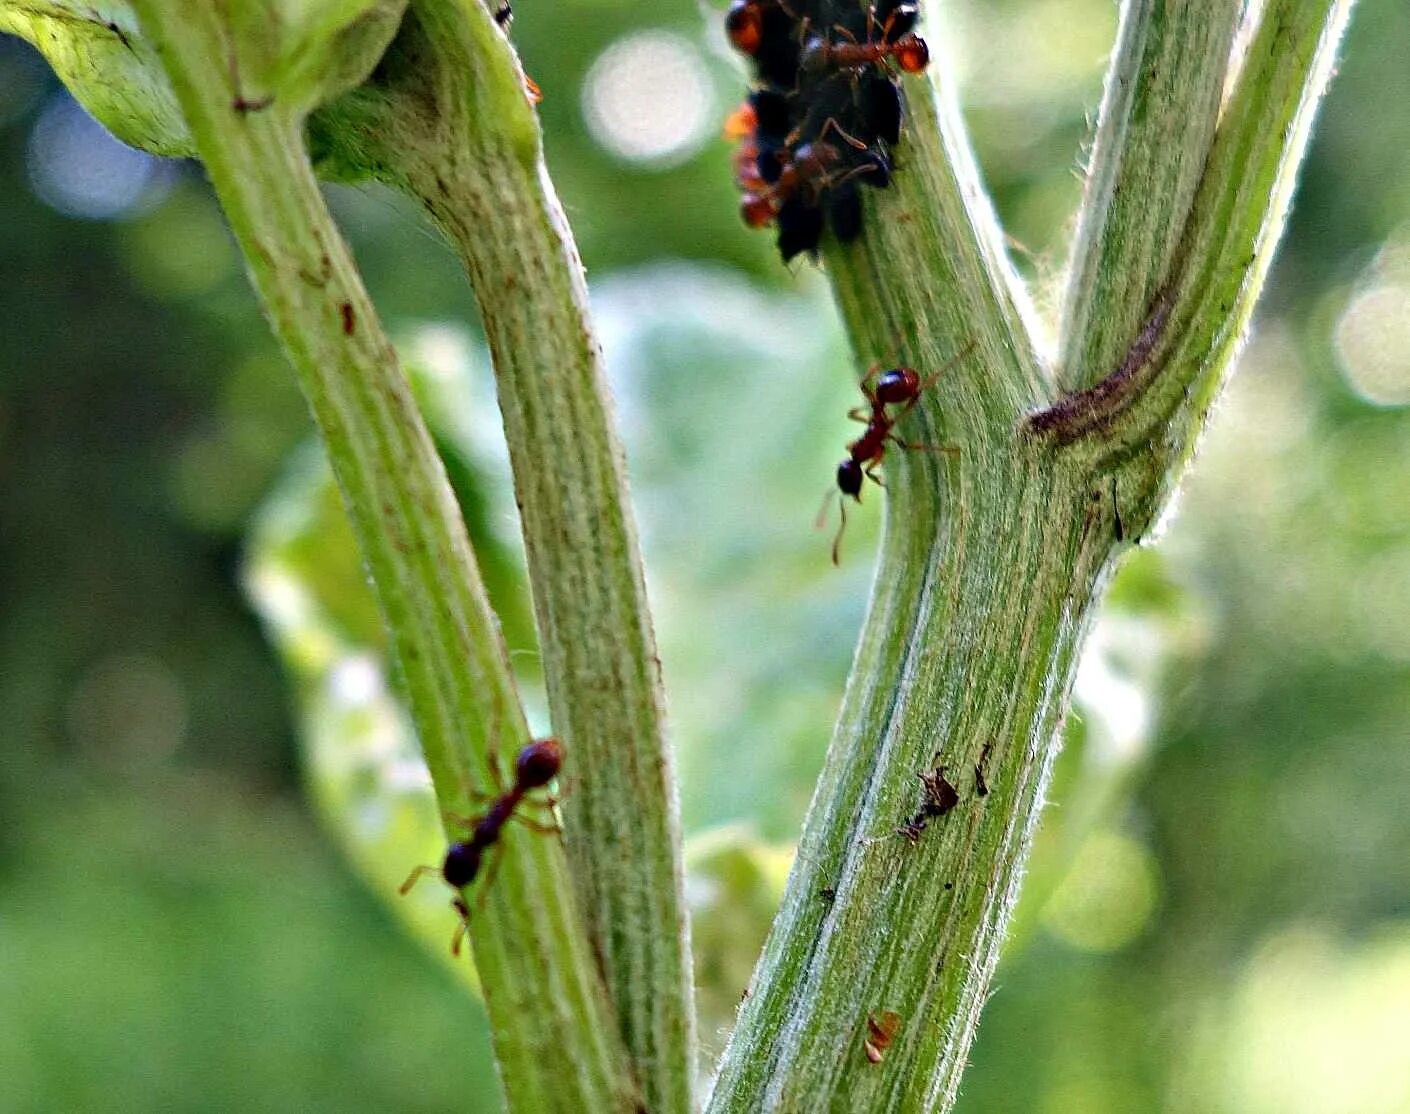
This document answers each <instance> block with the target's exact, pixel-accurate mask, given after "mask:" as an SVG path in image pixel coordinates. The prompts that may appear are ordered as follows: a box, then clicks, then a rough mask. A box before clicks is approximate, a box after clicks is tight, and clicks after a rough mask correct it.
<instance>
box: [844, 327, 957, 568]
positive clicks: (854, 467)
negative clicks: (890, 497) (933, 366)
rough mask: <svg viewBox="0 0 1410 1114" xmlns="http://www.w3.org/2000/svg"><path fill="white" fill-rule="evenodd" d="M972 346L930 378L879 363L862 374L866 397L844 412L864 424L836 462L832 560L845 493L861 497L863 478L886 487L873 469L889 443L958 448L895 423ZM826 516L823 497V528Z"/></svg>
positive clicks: (947, 450)
mask: <svg viewBox="0 0 1410 1114" xmlns="http://www.w3.org/2000/svg"><path fill="white" fill-rule="evenodd" d="M973 348H974V341H970V343H969V344H968V345H966V346H965V349H964V351H962V352H961V353H960V354H959V355H957V356H955V357H954V358H953V359H951V360H950V362H949V363H947V364H946V365H945V366H944V367H942V368H941V369H940V370H939V371H937V372H936V373H935V374H934V375H932V376H931V377H930V378H929V379H924V380H923V379H921V377H920V374H919V373H918V372H917V371H916V370H915V369H914V368H909V367H893V368H891V369H890V370H889V371H881V365H880V364H877V365H875V366H873V367H872V368H871V369H870V370H869V371H868V372H867V373H866V375H865V376H863V377H862V382H861V388H862V394H863V395H864V396H865V397H866V400H867V404H866V406H856V407H853V408H852V409H851V410H849V411H848V412H847V417H849V418H851V419H852V420H853V421H854V422H863V423H865V425H866V429H864V430H863V431H862V435H861V436H860V437H858V438H857V439H856V440H855V441H851V442H849V443H848V445H847V459H846V460H844V461H842V463H841V464H839V465H838V466H837V490H838V492H839V495H838V497H837V509H838V512H839V513H840V515H841V517H842V522H841V525H839V526H838V527H837V537H835V538H834V539H833V540H832V563H833V564H834V565H836V564H838V563H839V559H840V547H841V545H842V533H843V531H844V530H846V529H847V497H848V496H850V497H851V498H852V499H854V500H856V501H857V502H858V503H860V502H861V501H862V481H863V479H868V480H871V481H872V483H874V484H876V485H877V486H878V487H885V486H886V485H885V484H883V483H882V482H881V479H880V478H879V477H878V476H877V474H876V469H877V468H878V467H880V465H881V462H882V460H883V459H884V458H885V456H886V446H887V443H888V442H889V443H891V444H894V445H899V446H900V447H901V448H903V449H920V450H923V451H926V452H936V453H948V454H951V455H954V454H957V453H958V452H959V449H957V448H955V447H954V446H950V445H927V444H924V443H922V442H918V441H904V440H902V439H901V438H900V437H898V436H896V432H895V430H896V425H897V423H898V422H900V421H901V420H902V419H903V418H904V417H905V416H906V415H907V414H909V413H910V412H911V411H912V410H913V409H914V408H915V405H916V403H917V402H919V401H920V396H921V395H922V394H923V393H924V392H925V390H926V389H927V388H929V387H931V386H933V385H934V384H935V382H936V381H937V380H938V379H939V378H940V376H942V375H943V374H945V372H946V371H947V370H948V369H949V368H950V367H951V366H953V365H954V364H955V363H957V362H958V361H959V360H961V359H963V358H964V357H965V356H967V355H968V354H969V352H970V351H971V350H972V349H973ZM888 406H900V407H901V410H900V412H899V413H896V414H894V415H893V414H892V413H890V412H889V411H888V410H887V407H888ZM826 515H827V500H826V498H825V499H824V501H823V509H822V512H821V513H820V514H819V515H818V526H819V527H820V528H821V526H822V524H823V520H824V518H825V517H826Z"/></svg>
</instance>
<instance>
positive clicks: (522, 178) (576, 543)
mask: <svg viewBox="0 0 1410 1114" xmlns="http://www.w3.org/2000/svg"><path fill="white" fill-rule="evenodd" d="M379 137H386V139H387V140H388V142H387V143H385V145H384V144H382V143H380V142H379ZM315 142H316V143H324V144H325V146H324V148H323V151H322V154H323V158H324V164H325V165H327V166H329V167H330V168H338V169H341V171H342V172H343V173H349V174H361V173H368V172H371V173H374V174H376V175H377V176H378V177H380V178H381V179H383V180H384V181H386V182H388V183H389V184H391V185H393V186H394V187H396V188H398V189H400V190H402V191H404V192H406V193H408V194H410V195H411V196H412V197H414V198H416V199H417V200H418V201H420V202H421V203H422V204H423V205H424V206H425V208H426V210H427V211H428V212H429V214H430V215H431V217H432V218H433V219H434V220H435V222H436V223H437V225H438V226H439V227H440V228H441V229H442V230H443V231H444V233H445V235H446V236H447V238H448V239H449V240H450V242H451V243H452V244H453V245H454V246H455V248H456V250H457V251H458V252H459V253H460V256H461V259H462V260H463V261H464V264H465V269H466V271H467V273H468V275H469V277H470V282H471V285H472V287H473V289H474V292H475V296H476V299H477V302H478V304H479V308H480V313H481V316H482V320H483V322H484V328H485V335H486V337H487V338H488V341H489V345H490V349H491V353H492V355H493V358H494V368H495V375H496V379H497V382H498V388H499V400H500V409H501V411H502V413H503V416H504V427H505V436H506V440H507V442H508V445H509V453H510V463H511V466H512V468H513V472H514V481H515V494H516V497H517V500H518V503H519V508H520V512H521V518H522V523H523V531H524V540H525V547H526V550H527V555H528V566H529V576H530V581H531V583H532V586H533V594H534V603H535V608H536V611H537V618H538V628H539V634H540V649H541V653H542V660H543V669H544V675H545V677H546V679H547V685H548V697H549V703H550V707H551V710H552V714H553V725H554V730H555V732H556V733H557V734H558V735H559V736H560V737H561V738H562V739H563V741H564V744H565V747H566V750H567V754H568V761H569V763H570V764H571V770H572V774H571V776H572V781H573V783H574V786H575V788H574V791H573V795H572V798H571V803H570V807H569V808H568V809H566V810H565V817H564V823H565V835H566V839H567V844H568V853H569V857H570V860H571V862H572V865H573V876H574V879H575V881H576V883H577V885H578V891H579V895H580V898H581V901H582V904H583V906H584V908H585V910H586V911H587V914H588V920H589V927H590V930H591V931H592V933H593V941H594V943H595V945H596V949H597V954H598V956H599V958H600V961H601V963H602V967H603V972H604V976H605V979H606V982H607V986H608V990H609V993H610V995H611V997H612V999H613V1002H614V1004H615V1006H616V1009H617V1014H618V1017H619V1019H620V1021H621V1024H622V1035H623V1037H624V1039H625V1041H626V1044H627V1048H628V1050H629V1052H630V1054H631V1056H632V1058H633V1061H634V1063H635V1066H636V1070H637V1074H638V1078H639V1079H640V1082H641V1085H642V1091H643V1096H644V1099H645V1102H646V1106H647V1108H648V1109H650V1110H651V1111H653V1114H656V1112H661V1114H668V1112H672V1111H685V1110H688V1109H690V1106H691V1080H692V1074H693V1051H692V1050H693V1041H694V1032H693V1008H692V1002H691V983H690V966H689V950H688V940H687V935H686V921H685V916H684V911H683V910H684V903H683V898H682V870H681V865H680V835H679V820H678V806H677V802H676V790H675V785H674V777H673V773H672V769H671V761H670V752H669V749H668V747H667V745H666V742H665V737H664V714H663V700H662V695H661V686H660V663H659V660H658V659H657V656H656V647H655V638H654V635H653V633H652V629H651V624H650V619H649V616H648V612H647V605H646V593H645V587H644V580H643V575H642V569H641V563H640V558H639V555H638V548H637V539H636V530H635V525H634V523H633V520H632V516H631V513H630V507H629V503H628V499H627V493H626V479H625V469H624V466H623V461H622V452H621V448H620V445H619V443H618V441H617V438H616V434H615V432H614V429H613V424H612V418H611V412H610V405H609V400H608V395H607V389H606V385H605V377H604V369H603V366H602V355H601V351H600V348H599V346H598V342H597V339H596V337H595V335H594V333H593V330H592V326H591V322H590V320H589V317H588V312H587V291H586V286H585V283H584V280H583V274H582V266H581V264H580V262H579V261H578V257H577V253H576V249H575V247H574V245H573V242H572V239H571V236H570V234H569V231H568V227H567V222H566V220H565V218H564V216H563V213H562V210H561V208H560V206H559V203H558V200H557V198H556V196H555V195H554V191H553V187H552V184H551V182H550V180H549V178H548V174H547V171H546V170H545V168H544V166H543V162H542V150H541V137H540V133H539V128H538V123H537V120H536V118H535V116H534V113H533V112H532V110H531V109H530V106H529V105H528V103H527V100H526V98H525V94H524V87H523V76H522V72H521V71H520V69H519V67H518V64H517V60H516V59H515V58H514V55H513V52H512V50H511V49H510V48H509V46H508V43H507V41H506V39H505V37H504V35H503V34H502V32H501V31H500V30H499V29H498V28H497V27H496V26H495V25H494V23H493V21H492V20H491V18H490V17H489V15H488V14H487V12H486V11H485V10H484V9H483V8H482V7H481V6H480V5H479V4H478V3H476V2H475V0H415V2H414V3H413V4H412V6H411V11H410V14H409V16H408V18H407V20H406V22H405V24H404V26H403V28H402V31H401V34H400V35H399V37H398V39H397V41H396V42H395V43H394V44H393V46H392V49H391V50H390V51H389V52H388V54H387V56H386V57H385V58H384V59H383V62H382V64H381V66H380V68H379V71H378V75H377V78H376V80H375V81H374V82H373V83H371V84H370V85H369V86H368V87H366V88H364V89H363V90H361V91H359V92H358V93H357V94H356V95H355V96H354V97H351V98H348V99H347V100H346V101H345V102H343V103H341V104H339V105H335V106H333V108H331V109H330V110H329V111H328V112H327V113H326V114H325V115H324V117H322V118H320V120H319V121H317V134H316V139H315Z"/></svg>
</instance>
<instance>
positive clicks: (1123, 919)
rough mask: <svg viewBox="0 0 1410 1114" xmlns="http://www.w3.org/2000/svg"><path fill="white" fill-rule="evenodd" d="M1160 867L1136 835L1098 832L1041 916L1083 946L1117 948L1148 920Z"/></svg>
mask: <svg viewBox="0 0 1410 1114" xmlns="http://www.w3.org/2000/svg"><path fill="white" fill-rule="evenodd" d="M1156 869H1157V868H1156V864H1155V860H1154V858H1153V857H1152V856H1151V853H1150V852H1149V851H1148V850H1147V849H1146V848H1145V847H1144V846H1142V845H1141V844H1140V843H1137V842H1136V841H1135V840H1134V839H1130V838H1129V837H1127V836H1124V835H1120V834H1118V833H1116V832H1096V833H1094V834H1093V835H1092V836H1091V837H1090V838H1089V839H1088V840H1087V841H1086V843H1084V844H1083V845H1082V849H1081V850H1080V851H1078V852H1077V857H1076V859H1074V860H1073V863H1072V867H1071V869H1070V870H1069V871H1068V872H1067V876H1066V877H1065V878H1064V879H1063V880H1062V884H1061V885H1060V886H1058V888H1057V890H1056V891H1055V892H1054V894H1053V896H1052V898H1051V899H1050V900H1049V901H1048V905H1047V908H1046V909H1045V910H1044V911H1043V920H1044V922H1045V923H1046V924H1047V927H1048V929H1049V930H1050V931H1051V932H1052V933H1053V934H1054V935H1055V936H1057V937H1058V938H1059V939H1061V940H1062V941H1063V942H1064V943H1067V944H1069V945H1071V946H1072V947H1074V948H1077V949H1078V950H1080V951H1086V952H1114V951H1117V950H1118V949H1120V948H1123V947H1125V946H1126V945H1127V944H1129V943H1130V942H1131V941H1132V940H1134V939H1136V937H1138V936H1139V935H1140V934H1141V933H1142V932H1143V931H1144V930H1145V928H1146V926H1147V925H1148V924H1149V923H1150V919H1151V916H1152V915H1153V914H1154V912H1155V905H1156V898H1157V896H1158V891H1159V883H1158V882H1157V880H1156Z"/></svg>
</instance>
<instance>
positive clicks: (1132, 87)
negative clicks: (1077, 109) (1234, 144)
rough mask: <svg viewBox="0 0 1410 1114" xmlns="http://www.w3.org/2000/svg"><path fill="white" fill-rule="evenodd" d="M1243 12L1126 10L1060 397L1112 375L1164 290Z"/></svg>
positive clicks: (1158, 6) (1076, 273)
mask: <svg viewBox="0 0 1410 1114" xmlns="http://www.w3.org/2000/svg"><path fill="white" fill-rule="evenodd" d="M1242 9H1243V2H1242V0H1186V2H1184V3H1180V4H1166V3H1163V2H1162V0H1129V2H1128V3H1126V4H1124V5H1123V6H1122V9H1121V26H1120V29H1119V31H1118V32H1117V41H1116V50H1115V52H1114V53H1113V55H1112V61H1111V66H1110V68H1109V70H1108V72H1107V80H1106V90H1105V93H1104V95H1103V97H1102V108H1101V114H1100V116H1099V117H1098V126H1097V136H1096V143H1095V145H1094V147H1093V150H1092V158H1091V166H1090V168H1089V170H1088V174H1087V189H1086V196H1085V199H1084V201H1083V204H1082V210H1081V223H1080V225H1079V226H1078V229H1077V235H1076V238H1075V240H1074V242H1073V248H1072V256H1073V258H1072V263H1071V266H1070V268H1069V273H1068V290H1067V300H1066V304H1065V306H1064V308H1063V317H1064V320H1063V330H1062V357H1061V360H1060V362H1059V368H1060V374H1061V383H1062V386H1063V388H1064V389H1065V390H1069V391H1071V390H1079V389H1081V388H1083V387H1089V386H1091V385H1092V384H1093V383H1096V382H1098V381H1100V380H1101V379H1103V378H1105V377H1106V376H1107V375H1108V374H1110V372H1111V370H1112V369H1113V368H1114V367H1116V365H1117V364H1118V363H1119V362H1120V360H1121V358H1122V356H1123V354H1124V353H1125V352H1126V350H1127V349H1128V347H1129V346H1130V344H1131V343H1132V340H1133V338H1134V337H1135V336H1136V334H1137V332H1138V331H1139V330H1140V328H1141V325H1142V323H1143V322H1144V321H1145V319H1146V316H1147V314H1148V313H1149V311H1150V307H1151V303H1152V302H1153V300H1154V299H1155V296H1156V294H1157V292H1158V291H1160V290H1161V289H1162V288H1163V287H1164V286H1165V284H1166V283H1167V282H1168V280H1169V272H1170V267H1171V265H1172V263H1173V262H1174V261H1175V254H1176V250H1177V248H1178V246H1179V244H1180V241H1181V237H1182V235H1183V233H1184V230H1185V224H1186V221H1187V220H1188V219H1189V214H1190V207H1191V206H1192V205H1193V203H1194V198H1195V191H1196V190H1197V189H1198V188H1199V184H1200V182H1201V180H1202V179H1203V177H1204V170H1205V163H1206V161H1207V160H1208V158H1209V149H1210V146H1211V144H1212V143H1213V141H1214V126H1215V123H1216V121H1217V120H1218V118H1219V106H1220V96H1221V93H1222V91H1223V88H1224V78H1225V73H1226V71H1227V70H1228V66H1229V54H1230V49H1231V47H1232V45H1233V41H1234V30H1235V27H1236V25H1237V22H1238V17H1239V14H1240V12H1241V11H1242Z"/></svg>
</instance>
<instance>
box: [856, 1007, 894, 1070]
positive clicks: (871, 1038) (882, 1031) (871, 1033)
mask: <svg viewBox="0 0 1410 1114" xmlns="http://www.w3.org/2000/svg"><path fill="white" fill-rule="evenodd" d="M900 1031H901V1015H900V1014H899V1013H897V1012H896V1011H895V1010H882V1011H881V1012H880V1013H869V1014H867V1035H866V1037H865V1038H864V1039H863V1040H862V1052H863V1053H865V1054H866V1058H867V1059H868V1060H869V1061H871V1062H872V1063H873V1064H879V1063H881V1061H882V1060H883V1059H885V1057H886V1050H887V1049H888V1048H890V1047H891V1042H892V1041H893V1040H895V1039H896V1034H897V1033H899V1032H900Z"/></svg>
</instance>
